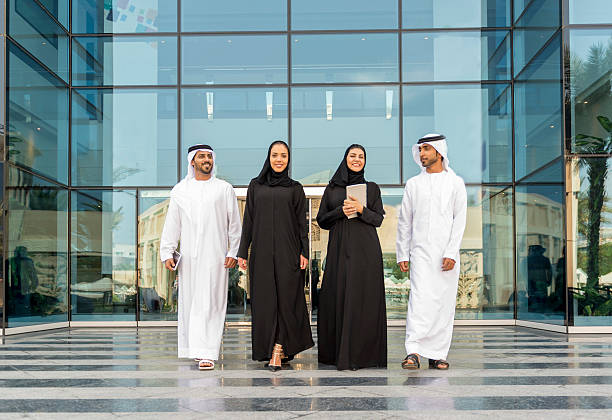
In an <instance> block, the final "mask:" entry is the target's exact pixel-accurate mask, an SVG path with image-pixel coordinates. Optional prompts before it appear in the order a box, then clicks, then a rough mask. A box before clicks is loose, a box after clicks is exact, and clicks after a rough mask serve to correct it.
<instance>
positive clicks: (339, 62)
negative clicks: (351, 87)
mask: <svg viewBox="0 0 612 420" xmlns="http://www.w3.org/2000/svg"><path fill="white" fill-rule="evenodd" d="M397 43H398V39H397V34H376V33H375V34H373V33H367V34H339V35H338V34H337V35H294V36H292V37H291V54H292V56H291V71H292V73H291V77H292V81H293V82H294V83H334V82H396V81H398V80H399V69H398V57H397V56H398V51H397V49H398V47H397Z"/></svg>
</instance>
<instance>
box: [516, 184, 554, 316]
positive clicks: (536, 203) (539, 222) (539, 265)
mask: <svg viewBox="0 0 612 420" xmlns="http://www.w3.org/2000/svg"><path fill="white" fill-rule="evenodd" d="M564 196H565V194H564V192H563V186H562V185H561V184H559V185H517V186H516V262H517V267H516V271H517V278H516V284H517V293H516V295H517V296H518V297H517V306H518V319H521V320H527V321H537V322H544V323H549V324H557V325H564V323H565V298H564V294H565V292H564V288H563V287H561V286H560V285H561V284H563V278H564V277H565V241H564V237H565V235H564V233H563V224H564V220H565V213H564V211H563V205H564V203H563V202H564ZM559 289H561V290H559ZM512 298H513V299H512V301H511V303H512V304H514V296H513V297H512Z"/></svg>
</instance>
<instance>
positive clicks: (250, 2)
mask: <svg viewBox="0 0 612 420" xmlns="http://www.w3.org/2000/svg"><path fill="white" fill-rule="evenodd" d="M181 8H182V10H181V22H182V26H183V27H182V31H183V32H199V31H207V32H208V31H210V32H212V31H266V30H267V31H282V30H285V29H287V0H234V1H227V2H220V1H217V0H181Z"/></svg>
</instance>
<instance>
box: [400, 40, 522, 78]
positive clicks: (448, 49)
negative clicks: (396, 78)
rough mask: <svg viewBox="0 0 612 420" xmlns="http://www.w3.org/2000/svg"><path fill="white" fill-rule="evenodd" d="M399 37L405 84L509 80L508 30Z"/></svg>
mask: <svg viewBox="0 0 612 420" xmlns="http://www.w3.org/2000/svg"><path fill="white" fill-rule="evenodd" d="M402 36H403V39H402V49H403V54H402V70H403V75H402V78H403V81H405V82H429V81H459V80H466V81H478V80H508V79H510V78H511V76H510V38H509V32H508V31H482V32H481V31H467V32H463V31H462V32H409V33H405V34H403V35H402ZM457 63H461V65H460V66H458V65H457Z"/></svg>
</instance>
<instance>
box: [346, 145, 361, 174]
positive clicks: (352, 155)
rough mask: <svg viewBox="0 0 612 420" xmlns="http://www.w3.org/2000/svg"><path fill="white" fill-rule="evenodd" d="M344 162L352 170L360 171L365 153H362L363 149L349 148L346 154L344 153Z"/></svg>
mask: <svg viewBox="0 0 612 420" xmlns="http://www.w3.org/2000/svg"><path fill="white" fill-rule="evenodd" d="M346 164H347V165H348V167H349V169H350V170H351V171H353V172H359V171H361V170H362V169H363V167H364V166H365V153H363V150H361V149H358V148H354V149H351V150H349V152H348V155H346Z"/></svg>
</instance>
